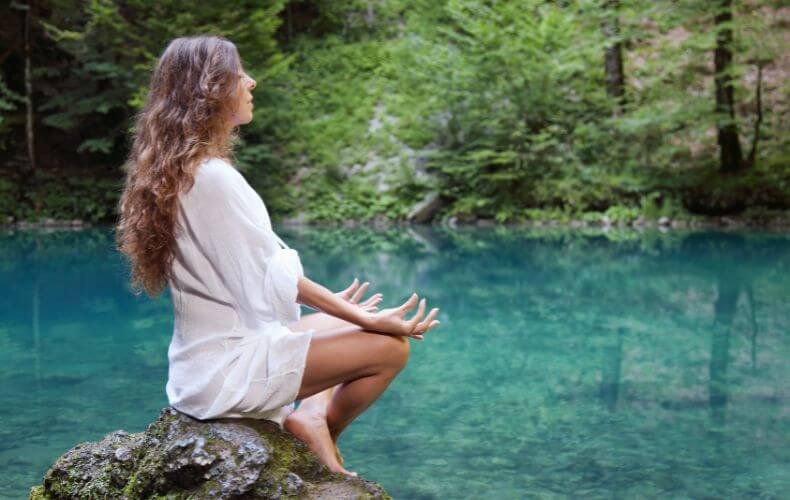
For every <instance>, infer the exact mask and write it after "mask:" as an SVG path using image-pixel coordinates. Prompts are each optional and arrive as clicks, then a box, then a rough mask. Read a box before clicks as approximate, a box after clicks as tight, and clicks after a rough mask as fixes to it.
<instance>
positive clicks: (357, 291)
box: [335, 278, 384, 312]
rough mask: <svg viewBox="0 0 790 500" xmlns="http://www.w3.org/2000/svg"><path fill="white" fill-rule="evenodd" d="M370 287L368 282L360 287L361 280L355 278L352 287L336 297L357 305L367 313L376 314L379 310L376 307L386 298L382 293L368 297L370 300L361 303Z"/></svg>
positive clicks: (338, 293)
mask: <svg viewBox="0 0 790 500" xmlns="http://www.w3.org/2000/svg"><path fill="white" fill-rule="evenodd" d="M369 285H370V283H369V282H367V281H366V282H364V283H362V285H361V286H360V284H359V280H358V279H357V278H354V281H353V283H351V286H349V287H348V288H346V289H345V290H343V291H340V292H337V293H335V295H337V296H338V297H340V298H341V299H343V300H346V301H348V302H351V303H352V304H357V305H358V306H359V307H361V308H362V309H363V310H365V311H368V312H374V311H376V310H377V309H378V307H376V306H377V305H378V303H379V302H381V300H382V299H383V298H384V296H383V295H382V294H380V293H376V294H373V295H372V296H370V297H368V299H367V300H365V301H364V302H359V300H360V299H361V298H362V296H363V295H364V294H365V290H367V289H368V286H369Z"/></svg>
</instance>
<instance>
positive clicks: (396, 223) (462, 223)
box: [0, 211, 790, 232]
mask: <svg viewBox="0 0 790 500" xmlns="http://www.w3.org/2000/svg"><path fill="white" fill-rule="evenodd" d="M275 223H279V224H280V225H281V226H283V227H288V228H298V227H322V228H347V229H354V228H372V229H389V228H397V227H420V226H434V227H445V228H450V229H457V228H459V229H460V228H474V227H477V228H514V229H516V228H518V229H522V228H523V229H571V230H596V229H597V230H601V231H603V232H607V231H610V230H634V231H639V232H641V231H645V230H658V231H660V232H667V231H673V230H710V229H715V230H770V231H780V232H781V231H788V232H790V211H786V212H785V211H779V212H775V213H770V214H758V215H749V216H733V215H724V216H693V217H684V218H674V219H673V218H669V217H659V218H657V219H648V218H644V217H642V216H640V217H638V218H636V219H635V220H631V221H627V220H619V221H612V220H609V219H608V218H607V217H602V218H600V219H599V220H583V219H581V218H567V219H556V218H546V219H540V220H527V221H521V222H506V223H498V222H496V221H495V220H494V219H473V220H468V219H467V220H459V219H458V218H456V217H450V218H448V219H445V220H442V221H436V222H433V223H415V222H411V221H408V220H390V219H386V218H383V217H381V218H375V219H372V220H367V221H361V220H347V221H345V222H342V223H339V222H326V221H314V222H306V221H304V220H303V219H293V218H285V219H280V220H277V219H275ZM112 226H113V223H92V222H88V221H84V220H81V219H54V218H51V217H46V218H42V219H39V220H38V221H31V220H22V221H9V220H8V219H6V221H4V222H2V223H0V228H2V229H4V230H20V231H25V230H40V229H49V230H69V231H80V230H83V229H91V228H108V227H112Z"/></svg>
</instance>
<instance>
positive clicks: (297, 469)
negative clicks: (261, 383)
mask: <svg viewBox="0 0 790 500" xmlns="http://www.w3.org/2000/svg"><path fill="white" fill-rule="evenodd" d="M56 498H57V499H60V498H125V499H134V498H169V499H180V498H349V499H356V498H359V499H363V498H389V495H387V493H386V492H385V491H384V490H383V488H381V486H379V485H378V484H376V483H372V482H369V481H366V480H364V479H360V478H347V477H345V476H342V475H340V474H334V473H332V472H330V471H329V469H327V468H326V467H325V466H324V465H323V464H321V463H320V462H319V461H318V459H317V458H316V457H315V455H313V454H312V453H310V452H309V451H308V450H307V448H306V447H305V446H304V445H303V444H302V443H301V442H299V441H297V440H296V439H294V438H293V436H292V435H290V434H289V433H288V432H286V431H283V430H282V429H281V428H280V427H279V426H278V425H277V424H276V423H274V422H271V421H267V420H254V419H218V420H207V421H201V420H196V419H194V418H192V417H189V416H188V415H185V414H183V413H180V412H178V411H177V410H175V409H173V408H170V407H168V408H164V409H163V410H162V411H161V412H160V415H159V418H158V419H157V420H156V421H154V422H153V423H151V425H149V426H148V429H147V430H146V431H145V432H141V433H136V434H129V433H127V432H124V431H116V432H113V433H111V434H108V435H107V436H106V437H105V438H104V439H102V440H101V441H99V442H96V443H81V444H78V445H76V446H75V447H74V448H72V449H71V450H69V451H68V452H66V453H65V454H64V455H63V456H62V457H60V458H59V459H58V460H57V461H56V462H55V464H54V465H53V466H52V467H51V468H50V469H49V470H48V471H47V473H46V474H45V476H44V481H43V484H42V485H40V486H35V487H33V488H31V490H30V499H34V500H43V499H56Z"/></svg>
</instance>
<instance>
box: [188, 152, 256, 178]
mask: <svg viewBox="0 0 790 500" xmlns="http://www.w3.org/2000/svg"><path fill="white" fill-rule="evenodd" d="M198 178H201V179H207V180H213V181H221V180H239V179H242V180H243V179H244V177H242V175H241V173H240V172H239V171H238V170H237V169H236V167H235V166H234V165H233V164H232V163H231V162H229V161H228V160H226V159H225V158H220V157H218V156H212V157H210V158H206V159H204V160H203V161H201V162H200V163H199V164H198V166H197V169H196V171H195V179H198Z"/></svg>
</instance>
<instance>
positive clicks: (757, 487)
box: [0, 228, 790, 499]
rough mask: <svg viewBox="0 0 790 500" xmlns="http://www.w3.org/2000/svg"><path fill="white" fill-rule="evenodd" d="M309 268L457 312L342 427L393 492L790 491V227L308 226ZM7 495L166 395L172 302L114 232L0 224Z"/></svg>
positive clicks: (2, 478)
mask: <svg viewBox="0 0 790 500" xmlns="http://www.w3.org/2000/svg"><path fill="white" fill-rule="evenodd" d="M282 235H283V236H284V237H285V239H286V240H288V241H289V242H290V243H291V244H292V246H294V247H296V248H297V249H299V250H300V253H301V255H302V260H303V262H304V265H305V268H306V270H307V273H308V275H310V276H312V277H313V278H315V279H316V280H318V281H320V282H323V283H325V284H327V285H328V286H330V287H332V288H335V289H339V288H340V287H342V286H345V285H346V284H347V283H348V282H350V281H351V279H352V278H353V276H359V277H361V278H363V279H369V280H371V281H372V282H373V283H374V284H375V285H376V287H375V288H376V290H378V291H381V292H383V293H384V294H385V297H386V298H387V299H388V303H389V304H395V303H397V302H399V301H402V300H403V299H405V298H406V297H407V296H408V295H409V294H410V293H411V292H412V291H414V290H416V291H418V292H421V293H423V294H425V295H426V296H427V297H428V299H429V304H432V305H437V306H440V307H441V308H442V313H441V315H440V319H441V320H442V322H443V324H442V326H441V327H440V328H439V329H437V330H435V331H434V332H432V333H430V334H429V336H428V337H427V338H426V340H425V341H424V342H422V343H415V344H413V349H412V357H411V360H410V362H409V365H408V367H407V368H406V369H405V371H404V372H402V374H401V375H400V377H399V378H398V379H396V381H395V382H394V383H393V384H392V385H391V386H390V390H389V391H388V392H387V393H386V394H385V395H384V396H383V397H382V398H381V399H380V400H379V401H378V402H377V403H376V404H375V405H374V406H373V407H372V408H371V409H370V410H369V411H368V412H367V413H365V414H364V415H363V416H362V417H361V418H360V419H359V420H358V421H357V422H355V423H354V424H353V425H352V426H351V428H350V429H349V430H348V431H347V433H346V434H345V435H344V436H343V437H342V438H341V443H340V444H341V449H342V450H343V452H344V454H345V455H346V460H347V464H348V465H349V466H350V467H351V468H352V469H354V470H357V471H359V472H360V473H361V474H362V475H363V476H364V477H367V478H369V479H372V480H375V481H378V482H380V483H381V484H383V485H384V487H385V488H386V489H387V490H388V491H389V492H391V493H392V494H393V496H394V497H395V498H409V499H414V498H426V499H427V498H498V499H500V498H524V497H530V496H539V497H544V496H548V497H558V496H566V495H568V496H574V497H576V496H584V497H591V498H594V497H622V498H634V497H662V498H666V497H673V498H708V497H726V498H756V497H762V498H780V497H784V498H787V496H786V495H787V492H788V491H790V383H789V382H788V381H790V310H789V309H788V305H790V300H788V299H790V235H769V234H746V233H741V234H737V233H726V234H725V233H696V234H691V233H685V234H679V233H668V234H658V233H645V234H641V235H640V234H638V233H633V232H623V233H609V234H603V233H600V232H597V233H589V234H584V233H580V232H575V233H568V232H554V233H551V232H549V233H536V232H530V231H520V230H513V229H486V230H482V229H476V230H458V231H436V230H428V229H423V228H417V229H408V228H399V229H395V230H391V231H387V232H376V231H372V230H360V229H346V230H339V229H302V230H298V231H297V230H292V231H283V233H282ZM0 255H2V258H1V259H0V286H2V290H3V292H2V293H1V294H0V497H24V496H25V495H26V493H27V491H28V488H29V487H30V486H31V485H33V484H37V483H39V482H40V481H41V477H42V475H43V473H44V472H45V470H46V469H47V467H48V466H49V465H50V464H51V463H52V462H53V461H54V460H55V459H56V458H57V457H58V456H59V455H61V454H62V453H64V452H65V451H66V450H68V449H69V448H71V447H72V446H74V445H75V444H77V443H78V442H81V441H89V440H90V441H93V440H98V439H100V438H101V437H103V436H104V435H105V434H107V433H109V432H111V431H113V430H116V429H125V430H127V431H131V432H138V431H142V430H144V429H145V427H146V425H147V424H148V423H149V422H150V421H151V420H153V419H154V418H156V416H157V413H158V411H159V409H160V408H161V407H162V406H164V405H165V404H166V398H165V394H164V383H165V380H166V370H167V357H166V350H167V345H168V342H169V337H170V332H171V328H172V312H171V308H170V307H171V306H170V301H169V300H170V299H169V296H168V295H165V296H163V297H161V298H160V299H159V300H157V301H151V300H149V299H147V298H138V297H135V296H133V295H132V294H131V293H130V292H129V291H128V288H127V286H126V284H125V273H126V272H125V269H124V265H123V262H122V261H121V259H120V258H119V256H118V254H116V253H115V252H114V251H113V242H112V234H111V233H110V231H109V230H104V229H100V230H91V231H84V232H74V233H72V232H54V233H43V232H17V233H15V234H10V233H7V234H4V235H2V236H0Z"/></svg>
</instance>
